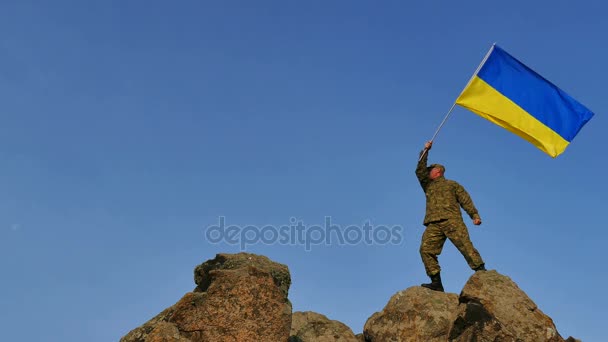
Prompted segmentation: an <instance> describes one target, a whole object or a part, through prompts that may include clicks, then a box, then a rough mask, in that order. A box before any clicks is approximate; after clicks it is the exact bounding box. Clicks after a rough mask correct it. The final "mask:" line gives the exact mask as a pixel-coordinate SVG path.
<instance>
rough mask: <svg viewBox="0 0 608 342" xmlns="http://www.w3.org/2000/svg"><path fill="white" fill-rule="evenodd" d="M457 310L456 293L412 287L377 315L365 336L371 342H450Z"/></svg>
mask: <svg viewBox="0 0 608 342" xmlns="http://www.w3.org/2000/svg"><path fill="white" fill-rule="evenodd" d="M457 307H458V295H456V294H455V293H443V292H437V291H432V290H429V289H426V288H423V287H420V286H414V287H410V288H408V289H407V290H405V291H399V292H397V293H396V294H395V295H393V296H392V297H391V299H390V300H389V301H388V304H386V306H385V307H384V309H383V310H382V311H380V312H376V313H374V314H373V315H372V316H371V317H370V318H369V319H368V320H367V322H366V323H365V327H364V328H363V334H364V335H365V338H366V340H367V341H369V342H383V341H401V342H414V341H426V342H433V341H446V340H447V337H448V333H449V330H450V327H451V324H452V322H453V321H454V312H455V311H456V308H457Z"/></svg>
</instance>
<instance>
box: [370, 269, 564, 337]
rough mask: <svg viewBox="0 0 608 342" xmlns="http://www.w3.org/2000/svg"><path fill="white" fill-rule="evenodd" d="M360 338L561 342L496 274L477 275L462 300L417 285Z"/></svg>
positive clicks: (395, 298) (541, 317) (515, 289)
mask: <svg viewBox="0 0 608 342" xmlns="http://www.w3.org/2000/svg"><path fill="white" fill-rule="evenodd" d="M363 334H364V337H365V341H367V342H379V341H401V342H406V341H407V342H414V341H454V342H471V341H522V342H523V341H544V342H562V341H564V339H563V338H562V337H561V336H560V335H559V333H558V332H557V328H556V327H555V324H554V323H553V321H552V320H551V318H549V316H547V315H545V314H544V313H543V312H542V311H541V310H540V309H539V308H538V307H537V306H536V304H534V302H533V301H532V300H531V299H530V297H528V295H526V293H525V292H523V291H522V290H521V289H520V288H519V287H518V286H517V284H515V283H514V282H513V281H512V280H511V279H510V278H509V277H507V276H504V275H501V274H499V273H498V272H496V271H486V272H476V273H475V274H474V275H473V276H471V278H469V280H468V282H467V283H466V285H465V286H464V288H463V289H462V292H461V293H460V296H458V295H456V294H453V293H442V292H435V291H431V290H429V289H426V288H423V287H418V286H416V287H410V288H408V289H407V290H405V291H400V292H398V293H397V294H395V295H394V296H393V297H391V299H390V300H389V302H388V304H386V306H385V307H384V309H383V310H382V311H381V312H376V313H374V314H373V315H372V316H371V317H370V318H369V319H368V320H367V322H366V323H365V327H364V330H363ZM565 341H568V342H572V341H576V339H574V338H572V337H569V338H568V339H566V340H565Z"/></svg>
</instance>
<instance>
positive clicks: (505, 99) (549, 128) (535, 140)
mask: <svg viewBox="0 0 608 342" xmlns="http://www.w3.org/2000/svg"><path fill="white" fill-rule="evenodd" d="M456 104H458V105H460V106H462V107H465V108H467V109H469V110H471V111H472V112H474V113H476V114H478V115H480V116H481V117H483V118H486V119H488V120H490V121H491V122H493V123H495V124H497V125H498V126H501V127H503V128H505V129H507V130H509V131H511V132H513V133H515V134H517V135H519V136H520V137H522V138H524V139H526V140H527V141H529V142H531V143H532V144H534V145H535V146H536V147H538V148H539V149H541V150H542V151H544V152H545V153H547V154H549V155H550V156H551V157H557V156H558V155H559V154H561V153H562V152H564V150H565V149H566V147H567V146H568V144H570V142H572V139H573V138H574V137H575V136H576V134H577V133H578V132H579V131H580V129H581V128H582V127H583V126H584V125H585V123H587V121H589V119H591V117H593V113H592V112H591V111H590V110H589V109H587V108H586V107H585V106H583V105H582V104H580V103H579V102H577V101H576V100H575V99H573V98H572V97H570V96H569V95H568V94H566V93H565V92H564V91H563V90H561V89H559V88H558V87H556V86H555V85H554V84H552V83H551V82H549V81H547V80H546V79H544V78H543V77H542V76H540V75H539V74H537V73H536V72H534V71H533V70H532V69H530V68H528V67H527V66H525V65H524V64H523V63H521V62H520V61H518V60H517V59H515V58H514V57H513V56H511V55H509V54H508V53H507V52H506V51H504V50H503V49H501V48H499V47H498V46H496V45H494V46H492V48H491V49H490V52H489V53H488V55H487V56H486V58H485V60H484V61H483V62H482V65H481V66H480V68H479V69H478V72H477V73H476V74H475V75H473V78H472V79H471V80H470V81H469V84H468V85H467V86H466V87H465V89H464V90H463V91H462V93H461V94H460V96H459V97H458V99H457V100H456Z"/></svg>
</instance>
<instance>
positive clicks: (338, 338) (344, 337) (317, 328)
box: [289, 311, 359, 342]
mask: <svg viewBox="0 0 608 342" xmlns="http://www.w3.org/2000/svg"><path fill="white" fill-rule="evenodd" d="M290 334H291V336H290V338H289V341H290V342H359V339H357V337H355V334H354V333H353V331H352V330H351V329H350V328H349V327H348V326H346V324H344V323H342V322H339V321H335V320H330V319H329V318H327V317H326V316H324V315H321V314H318V313H316V312H312V311H306V312H300V311H298V312H294V313H293V315H292V316H291V333H290Z"/></svg>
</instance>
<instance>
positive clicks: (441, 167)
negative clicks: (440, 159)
mask: <svg viewBox="0 0 608 342" xmlns="http://www.w3.org/2000/svg"><path fill="white" fill-rule="evenodd" d="M434 168H438V169H440V170H441V172H442V173H445V166H443V165H441V164H431V165H429V167H428V170H429V172H430V171H431V170H432V169H434Z"/></svg>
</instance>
